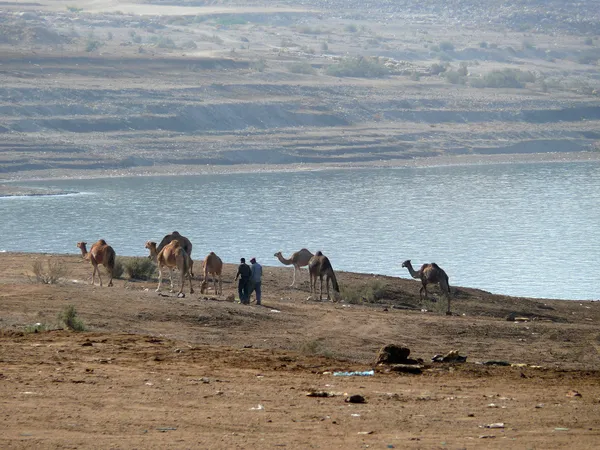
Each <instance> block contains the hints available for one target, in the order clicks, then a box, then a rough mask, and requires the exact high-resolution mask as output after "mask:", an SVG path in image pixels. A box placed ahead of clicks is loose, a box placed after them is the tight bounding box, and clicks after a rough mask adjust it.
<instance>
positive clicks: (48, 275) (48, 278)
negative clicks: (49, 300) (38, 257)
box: [32, 259, 67, 284]
mask: <svg viewBox="0 0 600 450" xmlns="http://www.w3.org/2000/svg"><path fill="white" fill-rule="evenodd" d="M32 270H33V274H34V276H35V281H37V282H38V283H44V284H56V283H58V281H59V280H60V279H61V278H64V277H65V276H66V275H67V268H66V267H65V265H64V264H63V263H62V262H61V261H53V260H52V259H48V260H47V261H46V266H45V267H44V263H43V262H42V261H35V262H34V263H33V267H32Z"/></svg>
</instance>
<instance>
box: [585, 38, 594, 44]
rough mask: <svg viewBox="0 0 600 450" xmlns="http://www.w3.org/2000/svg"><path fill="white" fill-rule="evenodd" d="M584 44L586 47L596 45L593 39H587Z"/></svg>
mask: <svg viewBox="0 0 600 450" xmlns="http://www.w3.org/2000/svg"><path fill="white" fill-rule="evenodd" d="M583 43H584V44H585V45H594V40H593V39H592V38H591V37H588V38H585V41H583Z"/></svg>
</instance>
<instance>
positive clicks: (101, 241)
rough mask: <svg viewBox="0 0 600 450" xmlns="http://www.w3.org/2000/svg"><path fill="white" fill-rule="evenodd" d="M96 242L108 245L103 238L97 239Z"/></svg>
mask: <svg viewBox="0 0 600 450" xmlns="http://www.w3.org/2000/svg"><path fill="white" fill-rule="evenodd" d="M98 244H100V245H108V244H107V243H106V241H105V240H104V239H100V240H99V241H98Z"/></svg>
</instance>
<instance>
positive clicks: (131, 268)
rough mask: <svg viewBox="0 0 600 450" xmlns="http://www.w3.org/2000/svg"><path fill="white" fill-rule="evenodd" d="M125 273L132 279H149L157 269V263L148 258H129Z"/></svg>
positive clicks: (125, 265) (125, 264)
mask: <svg viewBox="0 0 600 450" xmlns="http://www.w3.org/2000/svg"><path fill="white" fill-rule="evenodd" d="M123 265H124V267H125V273H126V274H127V276H128V277H129V278H130V279H132V280H149V279H150V278H152V276H153V275H154V272H155V271H156V264H154V262H152V261H151V260H150V259H148V258H143V257H138V258H131V259H129V260H127V261H126V262H125V263H124V264H123Z"/></svg>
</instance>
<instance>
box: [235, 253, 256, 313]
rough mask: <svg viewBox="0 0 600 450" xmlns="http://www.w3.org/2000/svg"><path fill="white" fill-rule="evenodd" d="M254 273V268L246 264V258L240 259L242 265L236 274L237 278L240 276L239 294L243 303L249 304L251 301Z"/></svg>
mask: <svg viewBox="0 0 600 450" xmlns="http://www.w3.org/2000/svg"><path fill="white" fill-rule="evenodd" d="M251 275H252V270H251V269H250V266H249V265H248V264H246V258H242V259H240V265H239V266H238V271H237V274H236V275H235V280H236V281H237V279H238V278H239V279H240V280H239V281H238V294H239V296H240V303H241V304H242V305H247V304H249V303H250V292H249V289H250V276H251Z"/></svg>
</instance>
